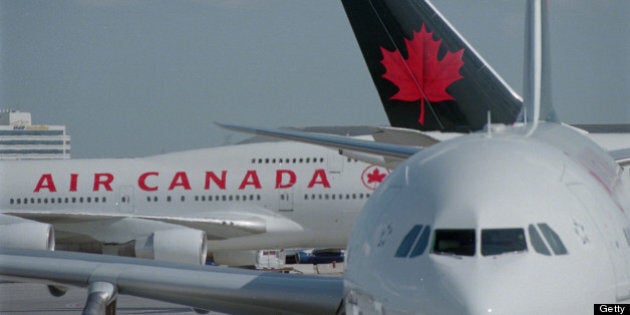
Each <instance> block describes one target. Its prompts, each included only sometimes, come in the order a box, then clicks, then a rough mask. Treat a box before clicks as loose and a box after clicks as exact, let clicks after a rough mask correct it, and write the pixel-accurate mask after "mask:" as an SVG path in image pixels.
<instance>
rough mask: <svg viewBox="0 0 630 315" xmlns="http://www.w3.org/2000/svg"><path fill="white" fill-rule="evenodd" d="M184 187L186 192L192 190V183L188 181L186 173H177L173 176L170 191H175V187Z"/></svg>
mask: <svg viewBox="0 0 630 315" xmlns="http://www.w3.org/2000/svg"><path fill="white" fill-rule="evenodd" d="M178 186H179V187H183V188H184V189H185V190H190V182H189V181H188V175H186V172H177V173H175V176H173V180H172V181H171V185H170V186H168V190H173V189H175V187H178Z"/></svg>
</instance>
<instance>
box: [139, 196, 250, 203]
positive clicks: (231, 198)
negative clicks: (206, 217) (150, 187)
mask: <svg viewBox="0 0 630 315" xmlns="http://www.w3.org/2000/svg"><path fill="white" fill-rule="evenodd" d="M193 199H194V200H195V201H201V202H203V201H254V200H256V201H258V200H260V195H208V196H205V195H204V196H194V197H193ZM165 200H166V201H167V202H171V201H173V198H172V197H171V196H166V198H165ZM158 201H160V199H159V198H158V196H147V202H158ZM179 201H182V202H184V201H186V196H180V197H179Z"/></svg>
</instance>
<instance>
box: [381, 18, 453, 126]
mask: <svg viewBox="0 0 630 315" xmlns="http://www.w3.org/2000/svg"><path fill="white" fill-rule="evenodd" d="M441 42H442V40H441V39H438V40H437V41H436V40H433V33H432V32H431V33H430V32H427V30H426V28H425V27H424V24H422V27H421V28H420V31H419V32H415V31H414V32H413V37H412V38H411V40H407V39H406V38H405V45H406V46H407V54H408V57H407V59H406V60H405V59H403V57H402V55H401V54H400V52H399V51H396V50H394V51H388V50H387V49H385V48H383V47H381V53H382V54H383V60H381V64H383V66H385V73H384V74H383V78H385V79H387V80H389V81H391V82H392V83H394V84H395V85H396V86H397V87H398V92H397V93H396V94H394V95H393V96H392V97H390V99H391V100H399V101H407V102H414V101H417V100H420V117H419V118H418V122H419V123H420V124H421V125H424V100H425V99H426V100H428V101H429V102H441V101H447V100H455V99H454V98H453V97H452V96H451V95H450V94H448V93H447V92H446V88H447V87H448V86H449V85H451V84H452V83H453V82H455V81H457V80H459V79H461V78H463V76H462V75H460V74H459V69H460V68H461V67H462V66H463V65H464V62H463V61H462V54H463V53H464V49H463V48H462V49H460V50H459V51H457V52H454V53H451V52H449V51H447V52H446V55H445V56H444V58H442V60H438V50H439V49H440V43H441Z"/></svg>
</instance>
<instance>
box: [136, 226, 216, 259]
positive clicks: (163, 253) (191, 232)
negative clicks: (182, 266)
mask: <svg viewBox="0 0 630 315" xmlns="http://www.w3.org/2000/svg"><path fill="white" fill-rule="evenodd" d="M135 253H136V257H140V258H149V259H155V260H164V261H170V262H180V263H189V264H198V265H203V264H205V263H206V255H207V247H206V233H205V232H203V231H200V230H195V229H189V228H179V229H172V230H161V231H155V232H153V233H152V234H151V235H150V236H149V237H146V238H140V239H137V240H136V244H135Z"/></svg>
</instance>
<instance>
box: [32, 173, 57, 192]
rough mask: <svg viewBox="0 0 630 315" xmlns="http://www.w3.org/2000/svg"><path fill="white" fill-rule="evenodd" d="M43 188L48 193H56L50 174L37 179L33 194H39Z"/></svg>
mask: <svg viewBox="0 0 630 315" xmlns="http://www.w3.org/2000/svg"><path fill="white" fill-rule="evenodd" d="M44 188H46V189H48V191H49V192H56V191H57V188H56V187H55V182H53V178H52V174H42V177H40V178H39V181H38V182H37V186H35V190H33V192H39V191H40V190H42V189H44Z"/></svg>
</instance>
